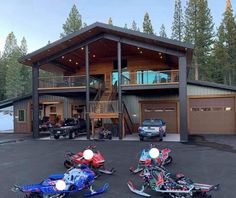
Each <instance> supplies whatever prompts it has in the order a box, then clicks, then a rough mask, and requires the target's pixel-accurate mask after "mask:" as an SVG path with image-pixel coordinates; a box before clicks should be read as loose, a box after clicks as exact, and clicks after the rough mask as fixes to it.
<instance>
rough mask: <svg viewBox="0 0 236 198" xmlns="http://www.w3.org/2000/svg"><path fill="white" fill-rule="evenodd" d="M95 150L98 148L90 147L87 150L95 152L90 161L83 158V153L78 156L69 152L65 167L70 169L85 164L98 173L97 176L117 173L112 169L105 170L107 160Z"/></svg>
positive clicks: (66, 156)
mask: <svg viewBox="0 0 236 198" xmlns="http://www.w3.org/2000/svg"><path fill="white" fill-rule="evenodd" d="M95 148H96V146H89V147H88V148H87V149H92V150H93V152H94V155H93V158H92V159H89V160H87V159H85V158H83V152H78V153H77V154H74V153H72V152H67V153H66V155H65V161H64V166H65V167H66V168H70V167H73V166H76V165H79V164H80V165H81V164H85V165H87V166H88V167H89V168H91V169H92V170H93V171H94V172H95V173H96V176H99V175H100V173H104V174H108V175H112V174H113V173H114V172H115V169H114V168H112V169H110V170H108V169H106V168H105V159H104V157H103V155H102V154H101V153H100V152H99V151H95Z"/></svg>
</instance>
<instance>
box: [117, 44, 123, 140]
mask: <svg viewBox="0 0 236 198" xmlns="http://www.w3.org/2000/svg"><path fill="white" fill-rule="evenodd" d="M117 60H118V112H119V126H118V131H119V139H122V138H123V108H122V93H121V80H122V78H121V75H122V74H121V43H120V42H117Z"/></svg>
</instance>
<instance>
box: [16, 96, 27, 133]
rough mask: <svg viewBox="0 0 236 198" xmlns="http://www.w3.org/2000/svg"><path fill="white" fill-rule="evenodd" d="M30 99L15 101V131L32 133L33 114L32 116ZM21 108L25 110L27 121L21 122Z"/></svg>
mask: <svg viewBox="0 0 236 198" xmlns="http://www.w3.org/2000/svg"><path fill="white" fill-rule="evenodd" d="M30 101H31V100H30V99H27V100H22V101H20V102H15V103H14V104H13V109H14V118H13V120H14V132H15V133H30V132H31V123H30V122H31V116H30ZM19 110H25V121H24V122H19V120H18V119H19Z"/></svg>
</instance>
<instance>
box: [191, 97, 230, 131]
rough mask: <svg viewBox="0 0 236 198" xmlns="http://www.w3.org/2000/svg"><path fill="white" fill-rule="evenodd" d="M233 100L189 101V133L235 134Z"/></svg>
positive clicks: (209, 99)
mask: <svg viewBox="0 0 236 198" xmlns="http://www.w3.org/2000/svg"><path fill="white" fill-rule="evenodd" d="M234 103H235V100H234V98H233V97H232V98H204V99H202V98H201V99H189V107H190V109H189V115H190V117H189V118H190V123H189V124H190V126H189V129H190V133H192V134H233V133H235V104H234Z"/></svg>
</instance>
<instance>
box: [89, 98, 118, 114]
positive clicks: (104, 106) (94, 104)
mask: <svg viewBox="0 0 236 198" xmlns="http://www.w3.org/2000/svg"><path fill="white" fill-rule="evenodd" d="M90 112H91V113H115V112H118V101H117V100H112V101H90Z"/></svg>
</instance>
